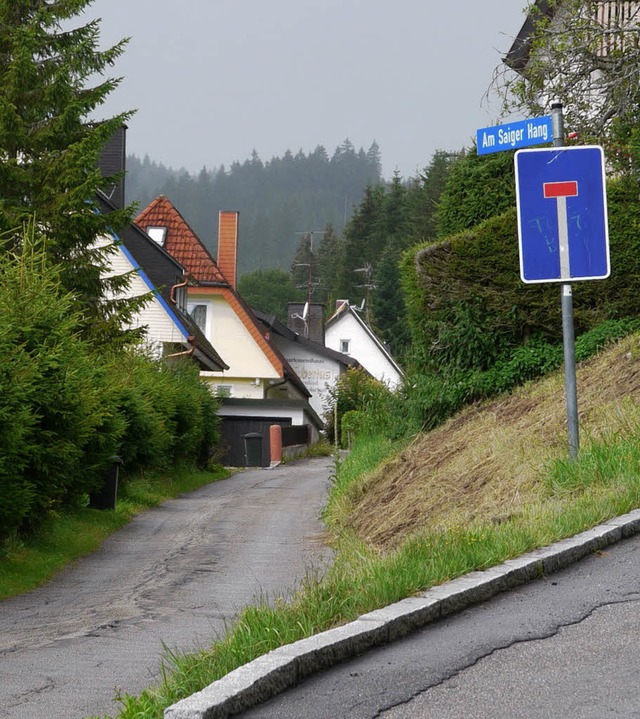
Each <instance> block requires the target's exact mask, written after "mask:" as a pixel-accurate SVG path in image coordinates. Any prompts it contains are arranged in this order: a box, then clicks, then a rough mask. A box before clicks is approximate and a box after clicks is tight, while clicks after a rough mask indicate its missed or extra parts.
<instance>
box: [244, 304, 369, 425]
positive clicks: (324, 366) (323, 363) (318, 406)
mask: <svg viewBox="0 0 640 719" xmlns="http://www.w3.org/2000/svg"><path fill="white" fill-rule="evenodd" d="M253 312H254V314H255V315H256V317H257V318H258V320H259V321H260V323H261V324H262V325H263V326H264V328H265V330H266V331H267V332H268V333H269V338H270V341H271V343H272V344H275V345H276V347H278V349H279V350H280V352H281V353H282V354H283V355H284V357H285V358H286V360H287V362H288V363H289V364H290V365H291V367H292V368H293V370H294V371H295V373H296V374H297V375H298V377H300V379H301V380H302V381H303V382H304V384H305V386H306V387H307V389H308V390H309V392H311V397H310V398H309V403H310V404H311V406H312V407H313V409H314V410H315V411H316V412H317V414H318V415H320V416H321V417H322V416H323V415H324V413H325V411H326V409H327V406H328V404H329V390H330V389H331V388H332V387H334V386H335V383H336V381H337V379H338V378H339V377H340V375H341V374H342V373H343V372H346V370H347V369H348V368H349V367H359V366H360V364H359V362H358V361H357V360H356V359H354V358H353V357H349V356H348V355H345V354H342V353H341V352H336V351H335V350H333V349H331V348H329V347H326V346H325V345H324V344H320V343H319V342H316V341H314V340H311V339H308V338H307V337H305V336H304V335H303V334H299V333H298V332H296V331H294V330H293V329H292V328H291V327H287V326H285V325H284V324H283V323H282V322H280V320H278V319H277V317H275V316H274V315H268V314H265V313H264V312H260V311H259V310H256V309H254V310H253ZM320 321H322V317H320Z"/></svg>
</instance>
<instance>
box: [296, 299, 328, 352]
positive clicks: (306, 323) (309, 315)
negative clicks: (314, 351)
mask: <svg viewBox="0 0 640 719" xmlns="http://www.w3.org/2000/svg"><path fill="white" fill-rule="evenodd" d="M305 309H306V315H305ZM287 327H288V328H289V329H290V330H293V331H294V332H296V333H297V334H299V335H302V336H303V337H306V338H307V339H310V340H313V342H317V343H318V344H321V345H324V305H323V304H322V303H321V302H289V304H288V311H287Z"/></svg>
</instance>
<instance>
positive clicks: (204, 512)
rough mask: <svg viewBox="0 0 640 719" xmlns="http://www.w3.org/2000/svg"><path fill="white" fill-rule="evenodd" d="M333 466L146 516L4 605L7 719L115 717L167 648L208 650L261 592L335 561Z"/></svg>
mask: <svg viewBox="0 0 640 719" xmlns="http://www.w3.org/2000/svg"><path fill="white" fill-rule="evenodd" d="M330 473H331V460H330V459H324V458H323V459H313V460H301V461H297V462H295V463H292V464H287V465H284V466H281V467H278V468H276V469H275V470H262V469H252V470H245V471H242V472H240V473H239V474H236V475H234V476H233V477H231V478H230V479H227V480H225V481H222V482H217V483H214V484H211V485H208V486H207V487H203V488H201V489H199V490H197V491H195V492H192V493H190V494H188V495H184V496H183V497H180V498H178V499H175V500H171V501H169V502H166V503H165V504H163V505H162V506H161V507H159V508H157V509H154V510H152V511H149V512H146V513H145V514H143V515H141V516H139V517H137V518H136V519H135V520H134V521H133V522H132V523H131V524H130V525H128V526H127V527H125V528H123V529H122V530H120V531H119V532H117V533H116V534H115V535H113V536H112V537H111V538H110V539H109V540H107V542H105V544H104V545H103V547H102V548H101V549H100V550H99V551H98V552H96V553H95V554H93V555H91V556H90V557H86V558H85V559H82V560H81V561H79V562H77V564H76V565H75V566H74V567H72V568H69V569H68V570H66V571H64V572H63V573H61V574H60V575H58V576H57V577H56V578H55V579H54V580H53V581H51V582H50V583H49V584H47V585H46V586H44V587H42V588H40V589H38V590H36V591H33V592H31V593H29V594H27V595H23V596H21V597H16V598H15V599H10V600H7V601H5V602H2V603H0V717H2V719H35V717H43V718H44V717H46V718H47V719H81V718H83V717H87V716H92V715H100V716H102V715H104V714H112V713H115V712H116V711H117V709H118V706H119V705H118V704H117V703H114V701H113V699H114V696H115V695H116V693H117V692H118V691H122V692H127V693H130V694H136V693H138V692H139V691H141V690H142V689H143V688H145V687H146V686H147V685H148V684H149V683H150V682H152V681H153V679H154V678H155V677H157V675H158V668H159V665H160V658H161V656H162V653H163V643H164V644H166V645H167V646H169V647H171V648H173V649H179V650H191V649H196V648H199V647H203V646H206V645H208V644H210V643H211V641H212V640H213V639H215V637H216V636H218V635H219V634H220V633H222V632H223V631H224V627H225V622H226V621H228V620H229V619H231V618H232V617H233V616H234V615H235V614H236V612H237V611H238V610H239V609H241V608H242V607H244V606H246V605H248V604H251V603H252V601H253V600H254V599H255V598H257V597H259V596H267V597H269V598H273V597H274V596H277V595H282V594H283V593H284V594H286V593H287V591H288V590H289V589H290V588H292V587H293V586H295V584H296V583H297V582H298V581H299V580H300V579H301V578H302V577H303V576H304V574H305V572H306V571H307V570H308V569H310V568H317V569H321V568H322V566H323V563H325V562H327V561H328V560H329V552H328V550H327V549H326V547H325V545H324V544H323V537H322V524H321V522H320V518H319V517H320V513H321V511H322V508H323V506H324V504H325V501H326V495H327V489H328V486H329V475H330Z"/></svg>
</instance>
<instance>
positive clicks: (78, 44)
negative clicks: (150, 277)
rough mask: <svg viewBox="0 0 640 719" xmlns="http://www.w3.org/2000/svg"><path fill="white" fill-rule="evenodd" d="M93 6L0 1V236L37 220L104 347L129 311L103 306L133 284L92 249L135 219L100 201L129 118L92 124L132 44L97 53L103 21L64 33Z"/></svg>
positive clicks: (82, 1) (87, 327)
mask: <svg viewBox="0 0 640 719" xmlns="http://www.w3.org/2000/svg"><path fill="white" fill-rule="evenodd" d="M89 4H90V2H89V0H73V1H71V0H67V1H65V2H55V3H51V2H44V1H43V0H37V1H34V0H12V1H11V2H2V3H0V48H2V51H1V52H0V232H1V233H7V232H13V231H14V230H15V228H16V227H21V226H22V224H23V223H25V222H28V221H29V219H30V218H31V217H32V216H34V215H35V216H36V217H37V222H38V226H39V227H40V228H41V229H42V230H43V231H44V232H45V233H46V234H47V236H48V237H49V238H50V239H49V242H48V244H47V254H48V255H49V257H50V259H51V260H52V261H53V262H54V263H56V264H58V265H59V267H60V268H61V269H60V273H59V281H60V282H61V283H62V285H63V287H64V288H65V289H66V290H67V291H69V292H72V293H73V294H74V295H75V308H76V309H77V310H78V311H79V312H80V314H81V318H82V319H83V323H84V324H83V330H84V331H85V332H86V333H90V334H91V335H92V337H93V339H94V341H99V342H104V341H107V340H109V339H110V338H112V337H120V336H121V329H120V318H121V316H122V313H124V315H125V317H126V307H123V306H122V303H120V304H115V303H107V302H101V301H100V300H103V299H104V298H105V297H106V296H107V295H108V294H109V293H110V292H112V291H117V290H118V289H121V288H122V287H123V286H126V284H127V282H128V279H127V278H126V277H124V278H122V277H112V278H110V279H108V280H107V279H105V278H104V277H103V276H101V271H102V270H104V269H105V268H106V267H107V266H108V263H109V257H108V251H107V250H104V249H98V248H97V246H96V245H95V242H96V239H97V238H100V237H102V236H105V235H106V236H109V233H110V231H112V230H113V231H118V230H119V229H120V228H121V227H123V226H124V225H125V224H126V223H127V222H128V221H129V219H130V215H131V212H130V210H121V211H116V212H113V213H112V214H111V215H109V216H108V217H106V216H105V215H103V214H101V213H99V212H96V211H95V207H94V205H93V200H94V198H95V193H96V191H97V190H100V189H104V188H107V187H108V186H110V185H111V184H112V183H113V178H104V177H102V175H101V173H100V171H99V169H98V160H99V158H100V155H101V153H102V151H103V149H104V146H105V143H106V142H107V140H108V139H109V138H110V137H111V136H112V135H113V134H114V132H115V131H116V130H117V129H118V128H119V127H120V126H121V125H122V123H123V122H124V121H125V120H126V119H127V118H128V117H129V114H128V113H125V114H121V115H118V116H116V117H113V118H111V119H108V120H104V121H98V122H97V121H96V120H95V119H94V117H95V112H96V110H97V109H98V108H99V107H100V106H101V105H102V104H103V103H104V102H105V100H106V99H107V97H108V95H109V93H110V92H111V91H112V90H113V89H114V88H115V87H116V86H117V85H118V80H114V79H107V78H104V73H105V72H107V71H108V69H109V68H110V67H111V66H112V65H113V64H114V62H115V61H116V60H117V58H118V57H119V56H120V55H121V54H122V53H123V51H124V46H125V42H124V41H123V42H120V43H117V44H116V45H115V46H113V47H111V48H109V49H107V50H100V49H99V22H98V21H92V22H89V23H87V24H86V25H79V26H77V27H73V28H69V27H67V26H68V25H69V24H70V22H71V21H72V20H74V19H75V18H76V17H77V16H78V15H80V14H81V13H82V12H83V11H84V9H85V8H86V7H87V6H88V5H89ZM101 76H102V79H101V81H99V82H97V83H96V82H95V80H96V78H100V77H101ZM14 241H15V242H18V241H19V235H18V236H16V237H15V239H14Z"/></svg>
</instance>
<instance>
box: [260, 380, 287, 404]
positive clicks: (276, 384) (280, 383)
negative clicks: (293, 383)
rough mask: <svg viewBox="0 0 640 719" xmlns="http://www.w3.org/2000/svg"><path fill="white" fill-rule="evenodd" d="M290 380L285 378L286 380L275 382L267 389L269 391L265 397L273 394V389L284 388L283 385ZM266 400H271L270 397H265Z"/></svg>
mask: <svg viewBox="0 0 640 719" xmlns="http://www.w3.org/2000/svg"><path fill="white" fill-rule="evenodd" d="M288 381H289V380H288V379H287V378H286V377H285V378H284V379H282V380H280V382H275V383H274V384H270V385H269V386H268V387H267V391H266V392H265V395H268V394H269V392H271V390H272V389H277V388H278V387H282V385H283V384H286V383H287V382H288ZM265 399H269V397H268V396H267V397H265Z"/></svg>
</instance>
